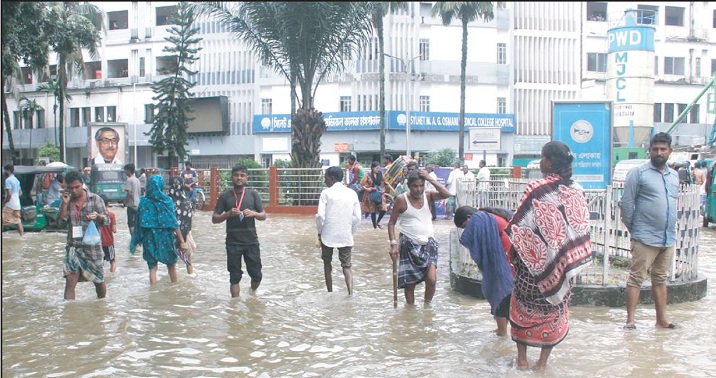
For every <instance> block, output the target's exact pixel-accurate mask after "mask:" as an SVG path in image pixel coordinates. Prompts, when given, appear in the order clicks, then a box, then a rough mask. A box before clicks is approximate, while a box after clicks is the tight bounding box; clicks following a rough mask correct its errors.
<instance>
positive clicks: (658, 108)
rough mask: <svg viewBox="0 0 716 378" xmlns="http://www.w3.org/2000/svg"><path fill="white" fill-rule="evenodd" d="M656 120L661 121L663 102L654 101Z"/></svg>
mask: <svg viewBox="0 0 716 378" xmlns="http://www.w3.org/2000/svg"><path fill="white" fill-rule="evenodd" d="M654 122H661V103H658V102H655V103H654Z"/></svg>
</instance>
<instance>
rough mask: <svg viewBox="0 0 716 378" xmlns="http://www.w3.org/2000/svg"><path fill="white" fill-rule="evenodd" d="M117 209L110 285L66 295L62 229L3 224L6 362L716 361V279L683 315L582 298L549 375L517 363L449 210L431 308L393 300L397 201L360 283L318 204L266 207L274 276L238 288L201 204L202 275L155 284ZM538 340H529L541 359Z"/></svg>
mask: <svg viewBox="0 0 716 378" xmlns="http://www.w3.org/2000/svg"><path fill="white" fill-rule="evenodd" d="M111 210H112V211H113V212H114V213H115V214H116V215H117V221H118V233H117V234H116V235H115V240H116V250H117V267H118V270H117V272H115V273H109V266H108V264H105V277H106V282H107V298H106V299H103V300H97V299H96V297H95V291H94V285H92V284H89V283H80V284H78V286H77V290H76V294H77V300H76V301H72V302H66V301H64V300H63V299H62V298H63V291H64V278H63V277H62V259H63V257H64V245H65V234H61V233H28V234H27V235H26V236H25V237H24V238H20V236H19V235H18V234H17V233H16V232H4V233H3V234H2V376H3V377H27V376H35V377H65V376H66V377H106V376H113V377H128V376H140V377H147V376H161V377H195V376H211V377H219V376H230V377H236V376H249V377H404V376H407V375H410V376H415V377H476V376H480V377H504V376H507V377H523V376H546V377H557V376H559V377H564V376H568V377H582V376H590V377H653V376H656V375H660V376H665V377H708V376H716V358H714V356H716V322H714V321H712V319H713V316H714V310H715V309H716V294H714V291H713V290H710V291H709V294H708V295H707V296H706V297H705V298H704V299H702V300H701V301H698V302H691V303H682V304H674V305H670V306H669V308H668V314H669V318H670V320H672V321H674V322H676V323H678V324H679V325H680V326H681V328H680V329H677V330H656V329H654V327H653V323H654V308H653V305H640V306H639V309H638V311H637V314H636V315H637V330H636V331H629V332H625V331H624V330H622V325H623V323H624V319H625V317H626V310H625V309H624V308H606V307H572V309H571V317H572V320H571V330H570V334H569V335H568V336H567V338H566V340H565V341H564V342H562V343H561V344H560V345H558V346H557V347H555V349H554V351H553V353H552V357H551V358H550V361H549V365H548V368H547V371H546V372H545V373H544V374H537V373H534V372H521V371H517V370H515V369H514V368H512V367H511V366H510V363H511V361H512V358H513V356H514V355H515V353H516V349H515V345H514V343H513V342H512V341H511V340H510V339H509V337H507V338H498V337H497V336H495V335H494V334H492V333H491V331H492V330H493V329H494V328H495V323H494V321H493V320H492V316H491V315H490V309H489V304H488V303H487V302H486V301H484V300H477V299H474V298H472V297H468V296H464V295H461V294H458V293H456V292H452V291H451V289H450V277H449V272H448V266H449V265H448V264H449V258H448V253H449V251H448V248H449V247H448V236H449V231H450V229H451V228H452V227H454V226H453V225H452V224H451V223H450V222H448V221H444V220H440V221H438V222H436V237H437V239H438V241H439V242H440V260H439V263H438V285H437V292H436V294H435V298H434V301H433V303H432V305H430V307H425V306H424V305H423V301H422V294H423V289H424V285H422V284H421V285H419V286H418V288H417V289H416V304H417V306H415V307H407V306H406V305H405V300H404V298H403V295H402V291H399V306H398V308H397V309H394V308H393V300H392V278H391V263H390V259H389V257H388V254H387V252H388V246H389V245H388V236H387V216H386V219H385V220H384V221H383V222H382V223H383V225H384V228H383V230H374V229H373V228H372V226H371V223H370V219H364V220H363V223H362V224H361V228H360V230H359V231H358V234H357V235H356V247H355V248H354V252H353V274H354V285H355V295H354V297H352V298H350V297H348V296H347V293H346V289H345V282H344V280H343V275H342V272H341V270H340V263H339V262H338V256H337V253H336V254H335V255H334V261H333V268H334V269H333V271H334V274H333V286H334V292H333V293H328V292H326V289H325V284H324V280H323V267H322V261H321V259H320V249H319V248H316V247H315V241H316V235H315V234H316V232H315V223H314V218H313V217H312V216H280V215H271V214H269V218H268V219H267V220H266V221H265V222H257V227H258V235H259V240H260V242H261V254H262V261H263V265H264V267H263V277H264V278H263V282H262V284H261V287H260V288H259V290H258V291H257V293H256V294H251V293H249V290H248V284H249V277H248V275H246V274H245V275H244V278H243V280H242V282H241V286H242V293H241V297H240V298H238V299H234V300H232V299H231V298H230V295H229V276H228V272H227V271H226V251H225V247H224V236H225V224H219V225H213V224H211V213H209V212H197V213H196V215H195V216H194V230H193V233H194V237H195V240H196V242H197V244H198V251H197V252H196V253H195V255H194V260H195V276H193V277H192V276H188V275H187V274H186V270H185V269H184V266H183V264H181V263H180V264H178V265H177V271H178V273H179V274H178V276H179V282H178V283H176V284H171V283H170V282H169V277H168V275H167V271H166V268H165V266H164V265H162V264H160V268H159V282H158V284H157V285H155V286H153V287H150V285H149V275H148V270H147V266H146V263H145V262H144V260H143V259H142V257H141V253H137V255H135V256H132V255H130V253H129V252H128V250H129V248H128V245H129V231H128V229H127V225H126V213H125V209H124V208H121V207H112V208H111ZM699 272H700V274H702V275H705V276H707V277H708V279H709V282H708V284H709V286H712V285H714V282H716V281H715V280H716V230H715V229H713V228H712V229H702V233H701V242H700V259H699ZM538 354H539V351H538V349H535V348H529V349H528V357H529V359H530V362H531V363H532V364H534V362H535V361H536V360H537V357H538Z"/></svg>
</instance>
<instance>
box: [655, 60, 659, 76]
mask: <svg viewBox="0 0 716 378" xmlns="http://www.w3.org/2000/svg"><path fill="white" fill-rule="evenodd" d="M654 76H659V57H658V56H655V57H654Z"/></svg>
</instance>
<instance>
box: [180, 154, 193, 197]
mask: <svg viewBox="0 0 716 378" xmlns="http://www.w3.org/2000/svg"><path fill="white" fill-rule="evenodd" d="M184 165H185V168H184V171H183V172H182V173H181V176H182V178H184V192H185V193H186V198H188V199H189V200H191V202H192V203H196V186H197V182H196V169H194V168H192V166H191V162H188V161H187V162H186V163H185V164H184Z"/></svg>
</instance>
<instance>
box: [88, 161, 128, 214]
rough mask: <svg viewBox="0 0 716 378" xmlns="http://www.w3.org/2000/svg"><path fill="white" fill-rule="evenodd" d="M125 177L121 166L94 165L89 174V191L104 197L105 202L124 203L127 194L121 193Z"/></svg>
mask: <svg viewBox="0 0 716 378" xmlns="http://www.w3.org/2000/svg"><path fill="white" fill-rule="evenodd" d="M125 181H127V176H126V175H125V174H124V166H123V165H121V164H95V165H93V166H92V171H91V173H90V191H91V192H92V193H94V194H96V195H98V196H100V195H105V196H106V197H107V202H108V203H111V202H115V203H119V204H123V203H124V199H125V198H126V197H127V193H126V192H124V191H122V189H123V187H124V182H125Z"/></svg>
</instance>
